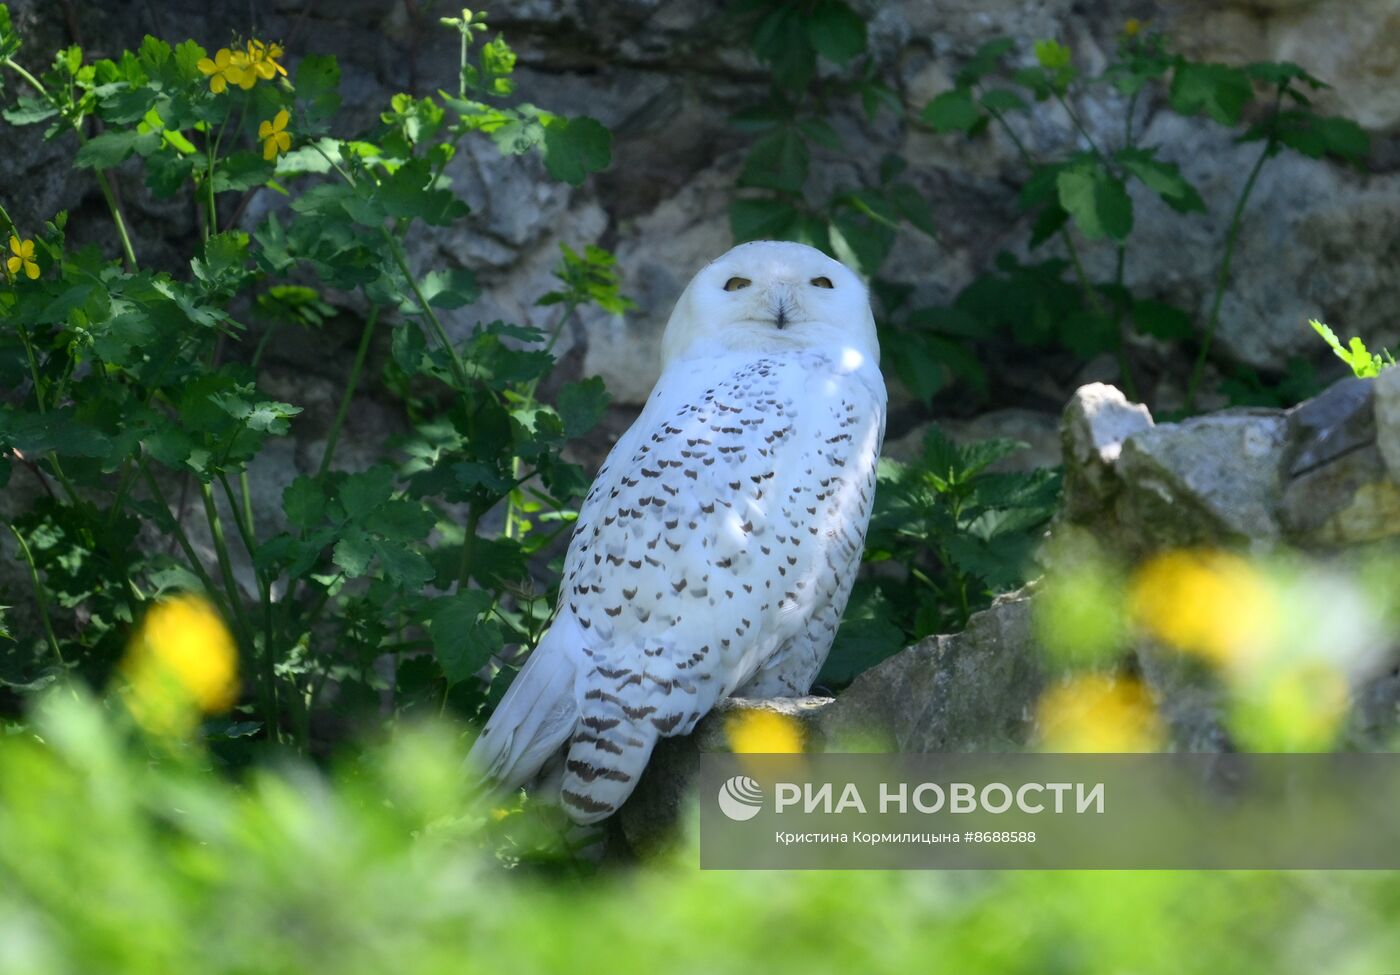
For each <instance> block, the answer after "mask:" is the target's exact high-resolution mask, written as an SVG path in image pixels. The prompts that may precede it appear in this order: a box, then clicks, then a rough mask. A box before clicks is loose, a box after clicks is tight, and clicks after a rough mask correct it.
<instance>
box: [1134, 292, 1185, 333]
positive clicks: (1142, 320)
mask: <svg viewBox="0 0 1400 975" xmlns="http://www.w3.org/2000/svg"><path fill="white" fill-rule="evenodd" d="M1133 322H1134V323H1135V324H1136V325H1137V327H1138V331H1139V332H1142V333H1143V334H1144V335H1151V336H1153V337H1155V338H1159V339H1166V340H1167V341H1176V340H1179V339H1189V338H1190V337H1191V336H1192V334H1193V333H1194V329H1193V328H1192V327H1191V316H1190V315H1188V314H1186V312H1184V311H1182V310H1181V309H1180V308H1175V307H1173V306H1172V305H1168V304H1164V303H1162V302H1160V301H1147V300H1143V301H1135V302H1133Z"/></svg>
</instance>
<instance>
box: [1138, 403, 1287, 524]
mask: <svg viewBox="0 0 1400 975" xmlns="http://www.w3.org/2000/svg"><path fill="white" fill-rule="evenodd" d="M1285 429H1286V421H1285V419H1284V417H1283V414H1282V413H1281V412H1279V411H1277V410H1228V411H1225V412H1223V413H1216V414H1212V415H1210V416H1202V417H1197V418H1195V419H1191V420H1187V421H1185V422H1183V423H1175V424H1166V425H1163V426H1158V427H1155V428H1153V429H1151V430H1146V431H1143V432H1142V433H1138V434H1135V435H1134V436H1131V437H1129V438H1128V439H1127V440H1126V441H1124V443H1123V452H1122V456H1121V457H1120V458H1119V461H1118V467H1117V473H1118V478H1119V480H1120V481H1121V482H1122V485H1123V487H1122V495H1121V497H1120V498H1119V502H1118V512H1119V520H1120V522H1121V524H1122V526H1123V529H1124V532H1125V535H1126V538H1125V539H1124V541H1125V542H1126V543H1127V545H1128V546H1129V547H1130V548H1131V549H1134V550H1136V551H1138V552H1147V551H1151V550H1154V549H1159V548H1174V547H1178V546H1186V545H1221V544H1230V545H1248V546H1256V547H1258V546H1267V545H1269V544H1271V543H1273V542H1274V541H1276V540H1277V539H1278V538H1279V536H1280V534H1281V530H1280V527H1279V524H1278V520H1277V516H1276V512H1277V510H1278V505H1279V498H1280V494H1281V486H1280V479H1279V470H1278V462H1279V461H1278V451H1279V448H1280V447H1281V446H1282V444H1283V439H1284V432H1285Z"/></svg>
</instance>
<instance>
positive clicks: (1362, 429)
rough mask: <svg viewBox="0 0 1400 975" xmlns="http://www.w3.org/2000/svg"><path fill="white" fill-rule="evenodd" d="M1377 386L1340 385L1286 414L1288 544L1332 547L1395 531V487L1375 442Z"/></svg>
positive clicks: (1399, 529)
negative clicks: (1289, 541) (1290, 541)
mask: <svg viewBox="0 0 1400 975" xmlns="http://www.w3.org/2000/svg"><path fill="white" fill-rule="evenodd" d="M1391 382H1392V383H1393V380H1392V381H1391ZM1377 386H1378V383H1377V382H1376V381H1375V380H1370V379H1347V380H1343V381H1342V382H1340V383H1337V384H1336V385H1335V386H1333V387H1331V388H1330V389H1328V390H1327V391H1326V392H1324V393H1323V394H1322V395H1320V396H1318V397H1316V398H1314V399H1312V400H1309V401H1308V402H1306V403H1303V404H1301V405H1299V406H1297V407H1295V408H1294V409H1292V410H1290V411H1289V413H1288V446H1287V449H1286V450H1285V451H1284V454H1283V458H1282V470H1283V474H1284V477H1285V478H1286V482H1285V487H1284V492H1283V498H1282V506H1281V509H1280V517H1281V519H1282V523H1283V527H1284V530H1285V531H1286V532H1287V534H1288V536H1289V538H1290V540H1292V541H1294V542H1297V543H1299V544H1303V545H1311V546H1317V545H1323V546H1333V545H1344V544H1357V543H1362V542H1369V541H1375V540H1377V539H1381V538H1385V537H1387V536H1390V535H1394V534H1397V533H1400V482H1397V481H1396V479H1395V478H1394V477H1393V476H1391V474H1390V472H1389V471H1388V470H1387V468H1386V464H1385V461H1384V459H1383V456H1382V454H1381V451H1380V449H1379V446H1378V444H1377V418H1378V416H1379V414H1380V411H1381V408H1380V405H1379V403H1378V402H1377V397H1376V389H1377Z"/></svg>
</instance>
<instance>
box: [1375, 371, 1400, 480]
mask: <svg viewBox="0 0 1400 975" xmlns="http://www.w3.org/2000/svg"><path fill="white" fill-rule="evenodd" d="M1375 395H1376V400H1375V414H1376V448H1377V449H1378V450H1379V451H1380V454H1381V458H1382V459H1383V460H1384V461H1385V466H1386V470H1387V471H1389V473H1390V479H1391V480H1392V481H1394V482H1395V483H1397V484H1400V368H1390V369H1387V370H1385V371H1384V372H1382V373H1381V374H1380V376H1379V377H1378V378H1377V379H1376V381H1375Z"/></svg>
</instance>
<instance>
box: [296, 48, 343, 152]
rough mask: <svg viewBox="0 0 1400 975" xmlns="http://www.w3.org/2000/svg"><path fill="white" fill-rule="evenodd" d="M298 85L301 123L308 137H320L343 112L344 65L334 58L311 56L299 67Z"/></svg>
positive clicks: (297, 94)
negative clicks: (313, 134)
mask: <svg viewBox="0 0 1400 975" xmlns="http://www.w3.org/2000/svg"><path fill="white" fill-rule="evenodd" d="M295 85H296V97H297V103H298V104H299V105H300V106H301V107H302V111H301V113H300V118H299V121H301V122H302V123H303V128H304V129H305V131H306V133H307V134H310V133H319V132H320V130H321V129H323V128H324V127H325V123H326V122H329V121H330V119H331V117H332V116H333V115H335V113H336V112H338V111H339V110H340V65H339V64H338V63H337V62H336V59H335V58H333V57H329V56H323V55H319V54H308V55H307V56H306V57H304V58H302V59H301V63H300V64H298V65H297V70H296V82H295Z"/></svg>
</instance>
